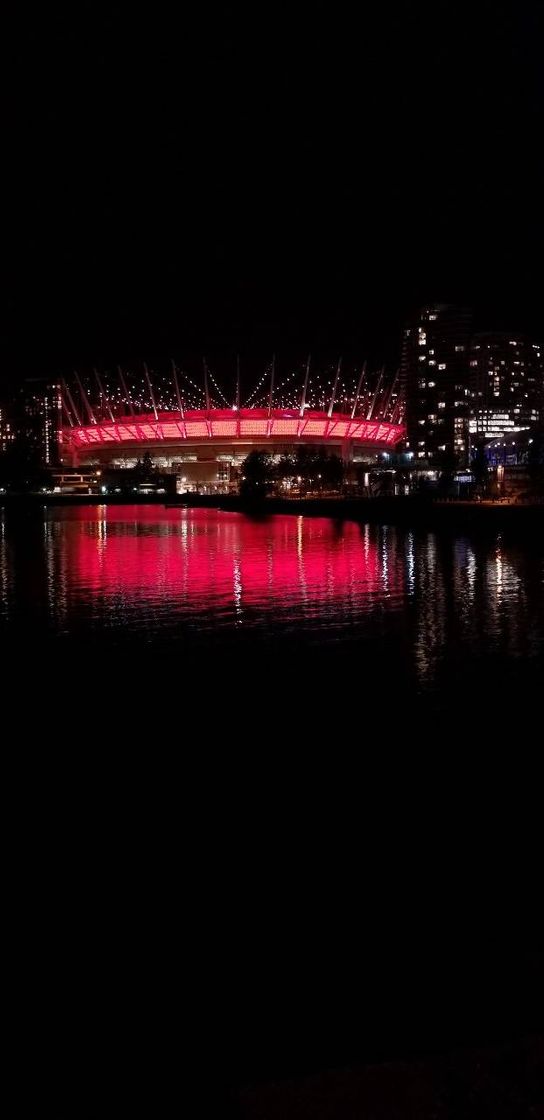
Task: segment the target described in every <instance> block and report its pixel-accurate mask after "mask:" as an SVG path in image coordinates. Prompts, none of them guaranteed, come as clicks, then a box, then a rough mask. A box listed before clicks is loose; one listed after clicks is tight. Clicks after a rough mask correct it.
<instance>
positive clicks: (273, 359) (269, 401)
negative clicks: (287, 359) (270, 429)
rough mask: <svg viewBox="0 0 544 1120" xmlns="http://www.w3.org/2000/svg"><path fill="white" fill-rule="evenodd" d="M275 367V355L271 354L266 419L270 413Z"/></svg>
mask: <svg viewBox="0 0 544 1120" xmlns="http://www.w3.org/2000/svg"><path fill="white" fill-rule="evenodd" d="M275 367H276V355H275V354H272V366H271V368H270V395H269V397H268V419H269V420H270V417H271V415H272V402H273V399H274V372H275Z"/></svg>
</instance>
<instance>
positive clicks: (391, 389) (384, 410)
mask: <svg viewBox="0 0 544 1120" xmlns="http://www.w3.org/2000/svg"><path fill="white" fill-rule="evenodd" d="M399 373H400V369H398V370H397V372H396V373H395V376H394V378H393V380H392V382H391V385H390V386H389V392H388V394H387V396H386V398H385V402H384V404H383V405H382V420H385V418H386V416H387V409H388V408H389V402H390V400H391V397H392V396H393V393H394V391H395V388H396V384H397V381H398V379H399Z"/></svg>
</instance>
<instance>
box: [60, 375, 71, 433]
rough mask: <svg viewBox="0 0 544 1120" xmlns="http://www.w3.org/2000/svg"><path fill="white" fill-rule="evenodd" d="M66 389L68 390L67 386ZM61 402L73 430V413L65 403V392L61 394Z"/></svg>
mask: <svg viewBox="0 0 544 1120" xmlns="http://www.w3.org/2000/svg"><path fill="white" fill-rule="evenodd" d="M63 384H64V383H63ZM65 388H66V386H65ZM60 401H61V405H62V407H63V409H64V411H65V413H66V417H67V420H68V423H69V425H70V427H71V428H73V426H74V421H73V420H72V413H71V412H70V409H69V408H68V405H67V404H66V401H65V399H64V393H63V392H61V394H60Z"/></svg>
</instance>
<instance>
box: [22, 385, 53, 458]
mask: <svg viewBox="0 0 544 1120" xmlns="http://www.w3.org/2000/svg"><path fill="white" fill-rule="evenodd" d="M15 427H16V434H17V438H18V439H20V440H21V442H23V443H24V444H25V445H26V447H27V448H28V450H29V451H30V452H31V453H32V454H33V455H34V457H35V459H36V461H37V462H38V463H39V464H40V466H44V467H51V466H55V465H56V464H57V463H58V461H59V435H60V431H61V427H62V397H61V386H60V383H59V382H57V381H49V380H46V379H41V378H31V379H28V380H27V381H25V383H24V385H23V388H22V390H21V395H20V400H19V405H18V409H17V416H16V421H15Z"/></svg>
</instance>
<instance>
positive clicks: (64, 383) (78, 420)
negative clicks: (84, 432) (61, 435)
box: [62, 378, 82, 428]
mask: <svg viewBox="0 0 544 1120" xmlns="http://www.w3.org/2000/svg"><path fill="white" fill-rule="evenodd" d="M62 384H63V386H64V392H65V393H66V396H67V397H68V403H69V405H70V408H71V409H72V412H73V414H74V416H75V418H76V423H77V426H78V428H81V426H82V424H81V420H80V419H79V415H78V411H77V408H76V406H75V404H74V398H73V396H72V394H71V392H70V389H69V386H68V385H67V384H66V381H65V380H64V378H63V379H62Z"/></svg>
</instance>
